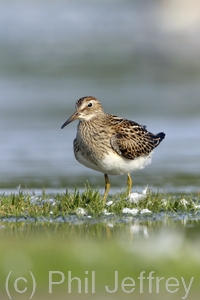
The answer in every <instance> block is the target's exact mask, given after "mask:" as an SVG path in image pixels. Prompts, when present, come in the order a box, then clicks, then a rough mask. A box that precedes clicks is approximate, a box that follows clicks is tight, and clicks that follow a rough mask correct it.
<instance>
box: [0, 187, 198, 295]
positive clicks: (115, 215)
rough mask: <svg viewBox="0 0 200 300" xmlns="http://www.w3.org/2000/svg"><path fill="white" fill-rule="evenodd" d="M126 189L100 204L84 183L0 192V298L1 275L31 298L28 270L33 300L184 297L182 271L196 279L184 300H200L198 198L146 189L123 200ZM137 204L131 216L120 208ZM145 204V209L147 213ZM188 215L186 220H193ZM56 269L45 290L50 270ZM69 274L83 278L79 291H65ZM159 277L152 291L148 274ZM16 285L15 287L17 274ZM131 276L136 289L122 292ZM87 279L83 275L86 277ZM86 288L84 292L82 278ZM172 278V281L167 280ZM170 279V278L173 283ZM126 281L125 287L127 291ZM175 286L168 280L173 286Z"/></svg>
mask: <svg viewBox="0 0 200 300" xmlns="http://www.w3.org/2000/svg"><path fill="white" fill-rule="evenodd" d="M126 198H127V193H126V191H124V192H122V193H120V194H114V195H113V196H109V199H108V201H113V203H112V204H110V205H105V206H104V205H103V202H102V195H100V194H99V192H98V191H97V190H94V189H91V188H90V186H89V185H86V187H85V190H84V191H83V192H80V191H79V190H78V189H75V190H74V191H73V192H69V191H66V192H65V193H63V192H60V193H58V194H57V195H54V196H52V195H48V194H46V193H45V191H44V192H43V193H42V195H41V196H37V195H35V194H34V193H33V194H31V193H29V192H28V191H19V192H18V193H15V194H10V195H5V194H2V195H0V238H1V247H0V266H1V267H0V296H1V298H2V299H7V298H8V296H7V294H6V290H5V282H6V278H7V276H8V274H9V272H10V271H12V273H11V276H10V280H9V289H10V294H11V297H12V298H13V299H20V300H21V299H22V300H23V299H29V298H30V295H31V290H32V281H31V277H30V271H31V272H32V274H33V275H34V277H35V280H36V283H37V288H36V293H35V294H34V297H33V298H32V299H38V300H39V299H68V298H69V299H73V300H76V299H117V300H118V299H122V298H123V299H150V300H153V299H161V298H162V299H164V300H165V299H166V300H167V299H174V300H176V299H183V297H184V296H185V294H186V293H185V290H184V286H183V284H182V281H181V277H182V278H184V280H185V282H186V285H187V286H188V284H189V282H190V280H191V278H192V277H193V278H194V280H193V283H192V286H191V289H190V291H189V293H188V296H187V298H185V299H198V297H199V281H200V275H199V274H200V273H199V268H200V259H199V247H200V238H199V228H200V222H199V211H200V208H199V207H198V205H199V204H198V203H199V196H198V195H195V196H192V195H184V194H183V195H178V196H177V195H171V194H162V193H160V192H157V193H153V192H148V193H147V195H146V198H145V199H143V200H141V201H139V202H138V203H130V202H129V201H127V200H126ZM125 208H127V209H130V210H133V211H134V209H135V210H137V211H136V215H134V214H133V215H131V214H130V215H129V214H124V213H123V210H124V209H125ZM144 209H148V210H149V211H150V212H147V213H144V214H143V213H142V212H144V211H143V210H144ZM190 217H191V218H190ZM50 271H54V272H55V271H58V272H60V273H57V274H55V273H54V275H53V276H54V281H60V280H61V275H60V274H61V273H62V274H64V275H65V280H64V282H63V283H62V284H57V285H56V284H55V285H53V293H49V272H50ZM92 271H94V272H95V278H96V281H95V293H92V292H91V274H92ZM115 271H117V272H118V276H119V288H118V290H117V292H116V293H108V292H106V290H105V286H108V287H109V288H110V289H114V274H115ZM68 272H71V275H72V277H78V278H80V280H81V283H82V290H81V293H78V292H77V282H76V281H74V283H73V285H72V292H71V293H69V290H68ZM141 272H145V273H144V276H145V277H146V279H145V280H144V287H143V292H142V293H141V292H140V289H139V284H140V283H139V280H138V277H139V276H140V273H141ZM150 272H154V273H153V276H154V277H157V278H161V277H163V278H164V279H162V281H160V287H159V292H156V281H155V280H154V281H153V285H152V292H151V291H149V282H148V280H147V276H148V275H149V273H150ZM21 277H23V278H26V279H27V282H24V281H23V280H20V281H19V283H18V288H19V289H21V290H23V289H24V288H25V287H27V292H26V293H17V292H16V291H15V289H14V284H15V280H16V278H21ZM126 277H130V278H133V279H134V280H135V290H134V291H133V292H131V293H126V292H124V291H123V290H122V289H121V285H120V284H121V282H122V280H123V279H124V278H126ZM170 277H173V278H176V279H177V280H178V283H179V289H178V290H177V292H173V293H169V292H167V291H166V287H165V283H166V281H167V279H168V278H170ZM85 278H86V279H85ZM87 278H88V280H89V290H88V293H85V286H84V285H85V280H87ZM172 281H173V280H172ZM172 283H174V281H173V282H172ZM129 288H130V287H127V290H128V289H129ZM176 288H177V287H175V286H171V290H172V291H174V290H176Z"/></svg>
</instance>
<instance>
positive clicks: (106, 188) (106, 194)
mask: <svg viewBox="0 0 200 300" xmlns="http://www.w3.org/2000/svg"><path fill="white" fill-rule="evenodd" d="M104 178H105V192H104V195H103V202H104V204H105V203H106V199H107V196H108V192H109V189H110V182H109V179H108V175H107V174H104Z"/></svg>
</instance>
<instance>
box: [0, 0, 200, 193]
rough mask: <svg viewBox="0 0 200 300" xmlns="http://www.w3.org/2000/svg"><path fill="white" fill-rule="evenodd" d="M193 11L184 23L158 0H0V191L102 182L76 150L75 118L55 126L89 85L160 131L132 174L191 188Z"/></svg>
mask: <svg viewBox="0 0 200 300" xmlns="http://www.w3.org/2000/svg"><path fill="white" fill-rule="evenodd" d="M55 12H56V13H55ZM160 16H163V18H161V17H160ZM192 16H193V14H192V12H191V18H192ZM195 16H196V15H195V14H194V22H193V23H192V24H191V26H190V25H188V27H187V30H186V29H184V28H183V24H182V23H181V18H180V19H178V18H177V20H174V19H173V15H172V14H171V12H170V10H169V9H167V8H166V7H165V6H164V5H162V4H159V5H158V3H157V2H156V1H150V2H146V3H144V5H141V4H140V2H139V1H125V2H123V4H122V2H120V1H117V2H115V4H114V3H112V1H111V2H109V4H108V3H107V2H106V1H98V2H97V3H95V5H94V4H93V3H91V2H90V1H88V2H87V1H86V2H84V5H83V3H82V2H81V1H77V2H76V4H75V3H74V2H73V1H67V2H65V1H58V2H54V1H43V2H40V1H31V0H29V1H27V2H26V3H25V2H23V1H19V2H16V3H8V2H6V1H2V2H1V4H0V51H1V68H0V78H1V80H0V90H1V97H0V106H1V109H0V120H1V121H0V122H1V127H0V136H1V155H0V187H1V188H2V189H3V191H5V190H6V189H10V188H16V187H17V186H18V185H19V184H21V185H22V186H26V187H28V188H33V189H34V188H39V189H41V188H43V187H45V188H54V189H59V188H60V187H62V188H65V187H69V188H73V187H74V186H75V185H77V186H79V187H83V186H84V183H85V182H86V180H88V181H89V182H90V183H91V185H92V186H94V187H98V188H100V189H102V188H103V185H104V180H103V176H102V174H100V173H97V172H94V171H92V170H89V169H86V168H85V167H84V166H81V165H80V164H79V163H78V162H76V160H75V158H74V156H73V149H72V142H73V138H74V137H75V134H76V125H77V124H75V123H74V124H73V123H72V124H70V125H69V126H68V127H67V128H65V129H64V130H61V129H60V126H61V125H62V124H63V123H64V121H65V120H66V119H67V118H68V117H69V116H70V115H71V114H72V112H73V111H74V104H75V101H76V100H77V99H78V98H80V97H81V96H84V95H88V94H90V95H94V96H96V97H98V98H99V100H100V101H101V102H102V105H103V107H104V109H105V111H107V112H109V113H112V114H116V115H120V116H121V117H126V118H129V119H132V120H135V121H137V122H139V123H141V124H144V125H147V128H148V130H150V131H152V132H155V133H157V132H160V131H164V132H165V133H166V139H165V140H164V141H163V142H162V143H161V144H160V146H159V147H158V148H157V149H156V150H155V153H154V157H153V162H152V164H151V165H150V166H148V167H147V168H146V169H145V170H141V171H138V172H137V173H134V174H133V175H132V178H133V184H134V188H135V189H140V188H143V187H144V186H146V185H147V184H148V185H149V186H150V188H152V189H155V190H156V189H159V190H161V191H163V192H178V193H180V192H186V193H198V192H199V176H200V151H199V149H200V139H199V128H200V119H199V111H200V101H199V99H200V86H199V78H200V64H199V61H200V60H199V56H200V54H199V53H200V51H199V50H200V45H199V43H198V39H197V38H196V37H197V36H199V35H198V33H199V31H200V27H199V23H198V22H196V21H195V20H196V19H195ZM102 20H103V21H102ZM170 20H173V22H170ZM169 24H171V26H169ZM125 182H126V179H125V177H124V176H121V177H118V176H117V177H112V178H111V185H112V187H114V189H113V191H115V189H116V188H117V190H118V191H119V189H122V188H124V187H125ZM113 191H112V192H113Z"/></svg>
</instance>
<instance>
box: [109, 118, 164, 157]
mask: <svg viewBox="0 0 200 300" xmlns="http://www.w3.org/2000/svg"><path fill="white" fill-rule="evenodd" d="M116 121H117V120H116ZM117 123H118V124H117ZM113 125H114V124H113ZM113 127H114V129H115V132H117V133H115V134H113V135H112V136H111V146H112V148H113V149H114V150H115V151H116V152H117V153H118V154H120V155H122V156H124V157H126V158H129V159H134V158H136V157H138V156H141V155H148V154H149V153H150V152H151V151H152V150H153V149H154V148H155V147H156V146H158V145H159V143H160V142H161V141H162V139H163V138H164V137H165V134H164V133H163V132H161V133H158V134H156V135H154V134H153V133H151V132H148V131H147V130H146V127H145V126H141V125H139V124H138V123H136V122H133V121H129V120H124V119H120V122H116V124H115V125H114V126H113Z"/></svg>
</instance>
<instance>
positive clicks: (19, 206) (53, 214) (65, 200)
mask: <svg viewBox="0 0 200 300" xmlns="http://www.w3.org/2000/svg"><path fill="white" fill-rule="evenodd" d="M135 202H136V203H131V202H130V201H129V200H128V197H127V192H126V191H122V192H121V193H118V194H115V195H113V196H110V197H109V199H108V202H107V203H108V205H107V204H106V205H104V203H103V201H102V196H101V195H100V193H99V191H98V190H95V189H92V188H91V187H90V185H89V184H88V183H87V184H86V185H85V189H84V191H83V192H82V193H81V192H80V191H79V190H78V189H77V188H75V189H74V191H73V192H69V191H68V190H66V191H65V192H64V193H63V192H62V193H58V194H56V195H55V196H53V197H52V196H51V195H47V194H46V193H45V191H43V193H42V195H41V196H36V195H35V194H30V193H29V192H27V191H21V190H20V191H19V192H18V193H15V194H10V195H5V194H1V195H0V217H1V219H2V218H9V217H24V218H26V217H32V218H39V217H45V218H51V219H52V218H57V217H59V216H61V217H65V216H66V215H69V214H75V215H77V216H79V217H80V216H84V215H86V216H88V215H90V216H96V217H97V216H101V215H103V214H105V213H108V214H113V215H122V214H123V210H124V209H125V208H127V209H130V210H133V209H137V210H138V213H140V212H143V211H144V210H146V211H147V212H149V213H161V212H165V213H171V212H175V213H177V212H186V213H189V212H196V211H199V210H200V205H199V198H198V197H193V196H192V195H179V196H174V195H171V194H163V193H160V192H157V193H155V192H151V191H150V192H148V193H147V195H146V196H145V197H144V198H143V199H141V200H140V201H135Z"/></svg>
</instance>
